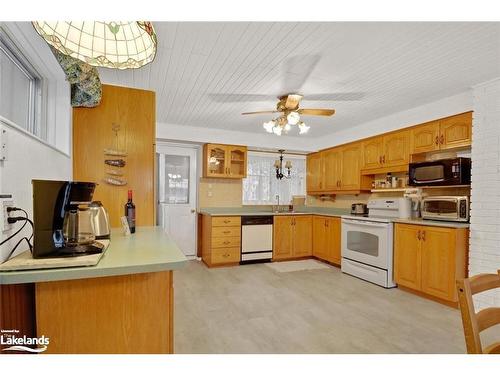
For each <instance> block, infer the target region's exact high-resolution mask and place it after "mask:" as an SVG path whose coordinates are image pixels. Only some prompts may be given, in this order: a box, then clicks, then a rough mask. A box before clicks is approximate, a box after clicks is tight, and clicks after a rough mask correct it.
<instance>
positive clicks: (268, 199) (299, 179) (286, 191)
mask: <svg viewBox="0 0 500 375" xmlns="http://www.w3.org/2000/svg"><path fill="white" fill-rule="evenodd" d="M278 158H279V154H270V153H260V152H249V153H248V165H247V178H245V179H244V180H243V204H248V205H269V204H276V203H277V199H276V195H279V196H280V204H289V203H290V202H291V200H292V196H293V195H305V194H306V158H305V156H296V155H287V154H286V153H285V154H284V158H283V165H285V162H286V161H287V160H290V161H291V162H292V170H291V178H290V179H287V178H283V179H281V180H278V179H277V178H276V169H275V168H274V161H275V160H276V159H278Z"/></svg>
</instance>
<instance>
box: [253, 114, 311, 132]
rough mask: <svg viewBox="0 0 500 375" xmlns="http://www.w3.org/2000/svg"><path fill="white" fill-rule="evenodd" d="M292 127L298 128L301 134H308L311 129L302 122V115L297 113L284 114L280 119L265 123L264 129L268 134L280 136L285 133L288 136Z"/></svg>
mask: <svg viewBox="0 0 500 375" xmlns="http://www.w3.org/2000/svg"><path fill="white" fill-rule="evenodd" d="M292 125H297V126H298V128H299V134H306V133H307V132H308V131H309V128H310V126H307V125H306V124H305V123H304V122H303V121H300V114H299V113H298V112H296V111H290V112H287V113H284V114H283V115H281V116H280V117H278V118H275V119H273V120H271V121H267V122H265V123H264V124H262V127H263V128H264V129H265V130H266V131H267V132H268V133H274V134H276V135H278V136H280V135H281V134H283V133H285V134H287V133H288V132H289V131H290V130H291V129H292Z"/></svg>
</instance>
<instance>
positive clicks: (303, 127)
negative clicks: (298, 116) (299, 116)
mask: <svg viewBox="0 0 500 375" xmlns="http://www.w3.org/2000/svg"><path fill="white" fill-rule="evenodd" d="M310 128H311V127H310V126H307V125H306V124H305V123H304V122H302V121H301V122H299V134H306V133H307V132H308V131H309V129H310Z"/></svg>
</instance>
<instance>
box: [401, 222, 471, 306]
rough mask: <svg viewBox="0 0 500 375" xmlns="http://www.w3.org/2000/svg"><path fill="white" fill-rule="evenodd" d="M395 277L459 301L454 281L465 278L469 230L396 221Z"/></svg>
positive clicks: (441, 296)
mask: <svg viewBox="0 0 500 375" xmlns="http://www.w3.org/2000/svg"><path fill="white" fill-rule="evenodd" d="M395 227H396V229H395V240H394V280H395V281H396V283H397V284H398V285H401V286H405V287H407V288H411V289H414V290H417V291H421V292H423V293H425V294H428V295H430V296H433V297H437V298H439V299H441V300H444V301H449V302H455V301H457V296H456V289H455V281H456V280H457V279H459V278H464V277H466V276H467V275H466V272H465V269H466V260H465V257H466V253H467V241H468V230H467V229H454V228H443V227H434V226H425V225H408V224H396V226H395Z"/></svg>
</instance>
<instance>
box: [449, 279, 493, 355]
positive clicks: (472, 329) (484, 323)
mask: <svg viewBox="0 0 500 375" xmlns="http://www.w3.org/2000/svg"><path fill="white" fill-rule="evenodd" d="M495 288H500V273H499V274H480V275H476V276H472V277H470V278H468V279H464V280H457V289H458V300H459V303H460V311H461V312H462V323H463V326H464V334H465V343H466V345H467V353H469V354H500V341H499V342H496V343H494V344H491V345H489V346H488V347H487V348H485V349H483V347H482V345H481V338H480V336H479V333H480V332H482V331H484V330H485V329H487V328H490V327H492V326H494V325H496V324H500V307H488V308H486V309H483V310H480V311H478V312H477V313H476V312H475V310H474V302H473V300H472V296H473V295H474V294H477V293H481V292H484V291H487V290H491V289H495Z"/></svg>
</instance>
